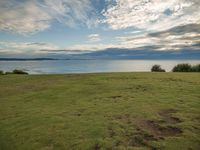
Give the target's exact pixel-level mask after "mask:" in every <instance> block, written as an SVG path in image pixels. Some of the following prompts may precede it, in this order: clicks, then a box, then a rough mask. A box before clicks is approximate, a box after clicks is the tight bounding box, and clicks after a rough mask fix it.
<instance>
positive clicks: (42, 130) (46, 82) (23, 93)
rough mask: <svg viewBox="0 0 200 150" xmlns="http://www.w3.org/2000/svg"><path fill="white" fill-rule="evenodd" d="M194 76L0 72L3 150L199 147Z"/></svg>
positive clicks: (199, 101)
mask: <svg viewBox="0 0 200 150" xmlns="http://www.w3.org/2000/svg"><path fill="white" fill-rule="evenodd" d="M199 133H200V74H198V73H105V74H82V75H79V74H77V75H28V76H26V75H6V76H0V149H1V150H36V149H37V150H66V149H74V150H76V149H77V150H87V149H88V150H98V149H130V150H131V149H135V150H146V149H150V150H156V149H162V150H178V149H181V150H198V149H199V148H200V134H199Z"/></svg>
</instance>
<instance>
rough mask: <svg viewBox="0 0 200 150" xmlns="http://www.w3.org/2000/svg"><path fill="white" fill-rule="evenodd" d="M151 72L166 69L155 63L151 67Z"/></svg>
mask: <svg viewBox="0 0 200 150" xmlns="http://www.w3.org/2000/svg"><path fill="white" fill-rule="evenodd" d="M151 72H165V70H164V69H162V68H161V67H160V65H153V66H152V68H151Z"/></svg>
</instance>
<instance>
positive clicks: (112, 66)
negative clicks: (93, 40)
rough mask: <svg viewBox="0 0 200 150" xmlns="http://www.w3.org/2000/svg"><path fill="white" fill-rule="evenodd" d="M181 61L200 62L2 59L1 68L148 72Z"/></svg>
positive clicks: (41, 71) (49, 71) (52, 71)
mask: <svg viewBox="0 0 200 150" xmlns="http://www.w3.org/2000/svg"><path fill="white" fill-rule="evenodd" d="M179 63H190V64H192V65H194V64H200V60H48V61H0V70H3V71H11V70H13V69H22V70H25V71H27V72H29V73H30V74H64V73H94V72H148V71H150V70H151V67H152V66H153V65H154V64H159V65H161V66H162V68H163V69H165V70H166V71H171V69H172V68H173V67H174V66H175V65H177V64H179Z"/></svg>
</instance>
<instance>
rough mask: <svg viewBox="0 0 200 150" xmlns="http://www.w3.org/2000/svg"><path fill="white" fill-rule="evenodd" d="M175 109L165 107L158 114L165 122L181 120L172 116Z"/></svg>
mask: <svg viewBox="0 0 200 150" xmlns="http://www.w3.org/2000/svg"><path fill="white" fill-rule="evenodd" d="M176 112H177V111H176V110H175V109H165V110H162V111H160V112H159V113H158V114H159V115H160V116H161V117H162V118H163V119H164V122H165V123H168V124H176V123H180V122H182V121H181V120H180V119H179V118H177V117H174V116H172V115H173V114H174V113H176Z"/></svg>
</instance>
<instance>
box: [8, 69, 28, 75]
mask: <svg viewBox="0 0 200 150" xmlns="http://www.w3.org/2000/svg"><path fill="white" fill-rule="evenodd" d="M12 73H13V74H28V73H27V72H25V71H23V70H18V69H15V70H13V72H12Z"/></svg>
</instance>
